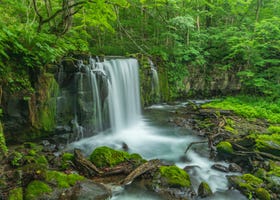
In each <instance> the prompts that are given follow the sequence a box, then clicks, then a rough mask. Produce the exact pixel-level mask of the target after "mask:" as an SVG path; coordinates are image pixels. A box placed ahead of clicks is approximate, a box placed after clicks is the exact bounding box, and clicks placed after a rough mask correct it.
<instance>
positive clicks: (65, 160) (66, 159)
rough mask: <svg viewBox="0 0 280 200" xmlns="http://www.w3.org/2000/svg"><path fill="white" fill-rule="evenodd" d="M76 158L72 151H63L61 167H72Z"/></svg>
mask: <svg viewBox="0 0 280 200" xmlns="http://www.w3.org/2000/svg"><path fill="white" fill-rule="evenodd" d="M73 160H74V155H73V154H72V153H63V154H62V158H61V168H62V169H63V170H64V169H67V168H69V167H70V163H71V162H72V161H73Z"/></svg>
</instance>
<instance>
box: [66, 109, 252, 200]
mask: <svg viewBox="0 0 280 200" xmlns="http://www.w3.org/2000/svg"><path fill="white" fill-rule="evenodd" d="M180 106H184V104H179V105H175V106H169V105H154V106H151V107H149V108H146V109H145V111H144V113H143V115H142V117H141V118H140V119H139V120H138V122H135V123H134V124H133V125H131V126H128V127H126V128H124V129H122V130H118V131H116V132H113V131H107V132H103V133H101V134H99V135H96V136H93V137H90V138H86V139H83V140H80V141H78V142H74V143H72V144H71V146H72V147H75V148H81V149H83V150H84V152H85V153H86V154H90V153H91V152H92V150H93V149H94V148H96V147H98V146H104V145H105V146H110V147H112V148H114V149H122V145H123V143H125V144H127V145H128V147H129V152H130V153H139V154H141V155H142V156H143V157H144V158H145V159H148V160H149V159H154V158H158V159H161V160H164V161H165V162H166V163H171V164H173V163H175V164H176V165H177V166H179V167H180V168H184V167H186V166H190V170H188V173H189V174H190V176H191V182H192V185H193V188H194V191H196V192H197V189H198V186H199V184H200V182H201V181H206V182H207V183H208V184H209V185H210V187H211V189H212V191H213V193H214V195H212V196H211V197H208V198H205V199H213V200H235V199H239V200H243V199H244V200H245V199H247V198H246V197H244V196H243V195H241V194H240V193H239V192H238V191H236V190H228V182H227V179H226V175H230V174H233V173H224V172H221V171H217V170H215V169H212V168H211V166H212V165H213V164H222V165H224V166H228V164H227V163H225V162H214V161H212V160H209V159H208V156H209V150H208V147H207V144H199V145H194V146H193V147H192V148H191V150H189V151H188V152H187V155H185V154H184V151H185V149H186V148H187V146H188V145H189V144H190V143H191V142H196V141H201V140H203V138H200V137H198V136H195V134H194V132H193V131H192V130H190V129H186V128H179V127H175V126H172V125H171V124H168V119H169V117H170V115H172V113H174V111H175V109H178V108H180ZM113 194H114V195H113V197H112V200H126V199H127V200H138V199H139V200H140V199H143V200H144V199H145V200H146V199H151V200H157V199H162V197H160V196H158V195H157V194H155V193H152V192H150V191H148V190H146V189H144V188H142V187H140V186H139V185H137V184H132V185H131V186H126V187H125V188H120V187H116V188H115V190H114V193H113Z"/></svg>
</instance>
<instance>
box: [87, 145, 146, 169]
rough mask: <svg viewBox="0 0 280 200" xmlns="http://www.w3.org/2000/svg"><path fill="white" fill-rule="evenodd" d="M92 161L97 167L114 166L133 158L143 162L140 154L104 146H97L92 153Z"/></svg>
mask: <svg viewBox="0 0 280 200" xmlns="http://www.w3.org/2000/svg"><path fill="white" fill-rule="evenodd" d="M89 159H90V161H91V162H92V163H93V164H94V165H95V166H96V167H101V168H102V167H114V166H116V165H118V164H120V163H122V162H125V161H128V160H133V161H136V160H137V161H139V162H143V159H142V157H141V156H140V155H139V154H131V155H130V154H129V153H127V152H125V151H118V150H114V149H111V148H110V147H106V146H102V147H98V148H96V149H95V150H94V151H93V152H92V154H91V155H90V158H89Z"/></svg>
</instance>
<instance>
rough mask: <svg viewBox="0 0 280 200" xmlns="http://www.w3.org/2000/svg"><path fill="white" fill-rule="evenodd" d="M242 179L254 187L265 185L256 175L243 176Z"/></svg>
mask: <svg viewBox="0 0 280 200" xmlns="http://www.w3.org/2000/svg"><path fill="white" fill-rule="evenodd" d="M241 178H242V179H243V180H244V181H246V183H248V184H250V185H252V186H259V185H261V184H262V183H263V180H262V179H260V178H258V177H255V176H254V175H252V174H243V175H242V176H241Z"/></svg>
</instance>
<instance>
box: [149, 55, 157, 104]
mask: <svg viewBox="0 0 280 200" xmlns="http://www.w3.org/2000/svg"><path fill="white" fill-rule="evenodd" d="M149 63H150V66H151V71H152V93H153V95H154V97H155V100H156V101H155V102H159V100H160V87H159V78H158V73H157V69H156V66H155V65H154V63H153V61H152V60H151V59H149Z"/></svg>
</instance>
